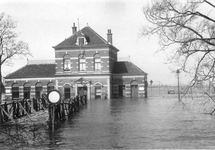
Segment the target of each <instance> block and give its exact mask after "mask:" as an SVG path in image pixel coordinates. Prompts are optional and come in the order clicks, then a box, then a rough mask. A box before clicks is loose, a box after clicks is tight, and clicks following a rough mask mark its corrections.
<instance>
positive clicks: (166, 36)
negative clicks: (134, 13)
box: [142, 0, 215, 87]
mask: <svg viewBox="0 0 215 150" xmlns="http://www.w3.org/2000/svg"><path fill="white" fill-rule="evenodd" d="M213 3H214V2H213ZM213 3H212V2H209V1H208V0H187V1H181V0H178V1H176V0H160V1H153V2H151V4H148V5H147V6H144V7H143V13H144V15H145V17H146V19H147V21H148V22H149V23H150V24H149V25H146V26H144V27H143V30H142V34H143V35H144V36H148V35H153V34H156V35H158V36H159V43H160V45H161V49H160V50H159V51H165V52H168V54H170V55H169V57H168V58H169V59H168V60H169V62H170V63H177V64H178V65H179V66H180V70H183V71H184V72H185V73H189V74H190V75H191V77H192V80H191V82H190V84H189V86H188V87H190V86H192V85H194V84H195V83H196V82H201V81H206V80H209V79H211V78H214V75H215V70H214V67H215V15H214V12H213V11H214V10H215V9H214V8H215V4H213ZM203 8H204V9H203Z"/></svg>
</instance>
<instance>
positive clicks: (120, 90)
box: [119, 85, 125, 97]
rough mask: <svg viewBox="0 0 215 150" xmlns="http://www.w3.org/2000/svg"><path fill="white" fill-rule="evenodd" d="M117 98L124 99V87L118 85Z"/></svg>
mask: <svg viewBox="0 0 215 150" xmlns="http://www.w3.org/2000/svg"><path fill="white" fill-rule="evenodd" d="M119 97H125V85H119Z"/></svg>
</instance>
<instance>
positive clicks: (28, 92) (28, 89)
mask: <svg viewBox="0 0 215 150" xmlns="http://www.w3.org/2000/svg"><path fill="white" fill-rule="evenodd" d="M30 95H31V85H30V84H29V83H25V84H24V99H30Z"/></svg>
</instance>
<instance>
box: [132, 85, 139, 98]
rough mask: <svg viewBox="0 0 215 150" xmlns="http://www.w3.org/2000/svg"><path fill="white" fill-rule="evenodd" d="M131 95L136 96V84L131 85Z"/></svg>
mask: <svg viewBox="0 0 215 150" xmlns="http://www.w3.org/2000/svg"><path fill="white" fill-rule="evenodd" d="M131 97H138V86H137V85H131Z"/></svg>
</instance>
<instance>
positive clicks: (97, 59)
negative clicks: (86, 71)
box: [94, 54, 101, 71]
mask: <svg viewBox="0 0 215 150" xmlns="http://www.w3.org/2000/svg"><path fill="white" fill-rule="evenodd" d="M94 70H95V71H98V70H101V57H100V55H99V54H96V55H95V56H94Z"/></svg>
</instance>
